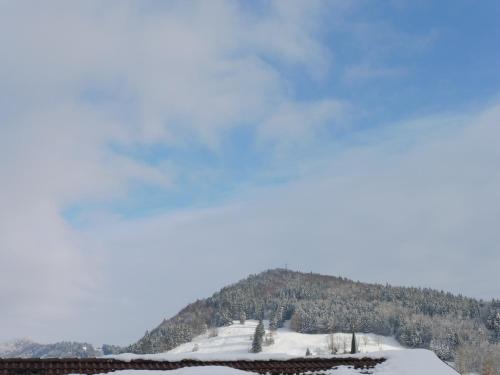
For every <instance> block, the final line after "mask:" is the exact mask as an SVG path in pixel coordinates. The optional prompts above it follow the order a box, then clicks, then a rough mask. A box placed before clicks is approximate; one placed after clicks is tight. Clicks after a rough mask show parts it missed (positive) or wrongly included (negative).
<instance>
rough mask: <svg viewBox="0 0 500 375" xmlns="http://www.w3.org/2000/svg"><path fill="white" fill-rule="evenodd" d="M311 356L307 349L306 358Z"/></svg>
mask: <svg viewBox="0 0 500 375" xmlns="http://www.w3.org/2000/svg"><path fill="white" fill-rule="evenodd" d="M310 355H311V351H310V350H309V348H307V350H306V357H309V356H310Z"/></svg>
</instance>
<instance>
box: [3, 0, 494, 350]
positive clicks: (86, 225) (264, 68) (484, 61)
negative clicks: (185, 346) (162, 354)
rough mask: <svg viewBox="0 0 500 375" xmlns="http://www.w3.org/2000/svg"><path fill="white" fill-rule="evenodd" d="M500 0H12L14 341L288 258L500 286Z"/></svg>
mask: <svg viewBox="0 0 500 375" xmlns="http://www.w3.org/2000/svg"><path fill="white" fill-rule="evenodd" d="M499 8H500V5H499V3H498V2H496V1H482V2H472V1H440V2H431V1H419V2H410V1H404V0H401V1H397V0H394V1H385V2H375V1H333V2H322V1H290V2H288V1H287V2H279V1H259V2H238V1H214V2H197V1H182V2H175V1H172V2H159V1H147V2H141V3H140V4H139V3H136V2H132V1H130V2H129V1H109V2H106V3H101V2H98V1H81V2H79V1H76V2H71V3H68V2H65V1H56V0H54V1H49V2H45V3H39V2H30V1H16V2H8V1H0V56H2V58H1V59H0V83H1V84H0V174H1V176H2V180H3V181H4V183H3V184H1V185H2V186H1V187H0V197H1V198H0V199H1V201H0V202H1V203H2V207H3V209H2V212H1V213H0V275H1V276H0V281H1V282H0V285H1V286H0V296H1V297H2V298H3V300H7V299H8V300H9V303H8V306H9V307H8V308H6V311H4V316H5V319H4V321H3V322H2V323H1V326H0V328H2V329H1V330H0V331H1V332H2V334H1V335H0V339H7V338H10V337H14V336H32V337H33V338H35V339H39V340H42V341H55V340H62V339H66V340H67V339H81V340H88V341H91V342H94V343H103V342H107V343H118V344H126V343H129V342H131V341H133V340H135V339H136V338H138V337H139V336H140V335H141V334H142V333H143V332H144V330H145V329H149V328H151V326H153V325H154V324H156V323H158V322H159V321H161V320H162V319H163V318H164V317H168V316H170V315H172V314H174V313H175V312H176V311H177V310H179V309H180V308H182V307H183V305H184V304H186V303H188V302H190V301H192V300H193V299H195V298H202V297H206V296H207V295H210V294H211V293H212V292H214V291H215V290H216V289H217V288H219V287H221V286H223V285H225V284H227V283H229V282H233V281H236V280H238V279H240V278H242V277H244V276H246V275H247V274H248V273H254V272H259V271H261V270H264V269H267V268H273V267H280V266H284V264H288V266H289V267H291V268H295V269H299V270H303V271H316V272H322V273H327V274H335V275H342V276H346V277H351V278H354V279H359V280H366V281H374V282H381V283H385V282H390V283H393V284H402V285H421V286H430V287H435V288H439V289H446V290H450V291H453V292H460V293H464V294H468V295H473V296H477V297H481V298H491V297H494V296H496V297H498V290H497V289H496V287H495V285H498V283H499V282H500V280H499V279H498V274H497V272H495V269H494V265H495V264H498V262H500V258H499V254H500V252H498V245H497V244H498V243H500V237H499V235H498V233H497V232H498V231H497V229H496V218H497V217H498V214H500V205H499V203H498V202H500V199H499V198H500V196H499V194H500V193H499V192H500V174H499V171H498V168H497V165H498V161H499V159H500V137H499V135H500V133H499V132H500V130H499V126H498V124H499V122H500V103H499V96H498V94H499V88H500V75H499V74H498V72H499V69H498V67H499V66H500V51H499V49H498V48H496V46H497V44H498V40H499V39H500V35H499V31H500V26H499V25H498V22H497V15H498V14H499V13H500V12H499V11H500V9H499ZM27 234H28V235H27ZM359 257H362V258H363V259H365V260H366V264H365V265H364V266H359V262H358V260H357V259H358V258H359ZM187 264H189V267H188V268H189V272H186V271H185V270H186V267H187V266H186V265H187ZM20 274H24V275H29V277H25V278H22V279H21V280H19V275H20ZM130 275H133V277H130ZM423 275H424V277H423ZM200 280H202V281H203V282H200ZM200 283H201V284H202V285H201V284H200ZM157 295H165V296H168V298H165V299H158V298H156V297H155V296H157ZM117 309H119V310H120V312H121V314H120V317H119V318H117V317H116V311H117ZM34 316H36V317H37V318H36V319H33V317H34ZM138 316H140V317H141V319H138V318H137V317H138ZM96 321H98V322H99V327H100V329H99V330H95V329H89V328H90V327H92V325H93V324H95V322H96ZM55 322H57V327H58V328H57V329H54V328H53V327H54V324H55ZM75 322H78V323H79V324H75ZM13 327H16V328H15V329H14V328H13Z"/></svg>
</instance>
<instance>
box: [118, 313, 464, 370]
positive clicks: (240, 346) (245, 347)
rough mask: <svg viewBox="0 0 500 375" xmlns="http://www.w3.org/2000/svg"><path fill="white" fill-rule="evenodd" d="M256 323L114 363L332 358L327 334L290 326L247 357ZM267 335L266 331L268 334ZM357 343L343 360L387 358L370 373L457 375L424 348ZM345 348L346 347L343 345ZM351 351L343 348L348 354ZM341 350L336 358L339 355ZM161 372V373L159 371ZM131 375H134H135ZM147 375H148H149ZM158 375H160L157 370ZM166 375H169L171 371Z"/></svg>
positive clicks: (338, 337)
mask: <svg viewBox="0 0 500 375" xmlns="http://www.w3.org/2000/svg"><path fill="white" fill-rule="evenodd" d="M256 325H257V321H255V320H252V321H246V322H245V323H244V324H240V323H239V322H238V321H235V322H233V324H231V325H230V326H226V327H221V328H219V329H218V330H217V332H216V333H217V335H216V336H215V335H214V333H213V332H207V333H205V334H202V335H200V336H197V337H195V338H194V339H193V341H192V342H189V343H185V344H183V345H180V346H179V347H177V348H174V349H172V350H170V351H168V352H165V353H158V354H147V355H144V354H142V355H141V354H119V355H114V356H112V357H113V358H116V359H121V360H125V361H129V360H131V359H138V358H143V359H153V360H167V361H180V360H183V359H198V360H205V361H206V360H254V359H290V358H297V357H303V356H304V354H305V352H306V350H307V349H310V350H311V353H312V354H311V355H312V356H313V357H314V356H321V357H330V356H331V353H330V351H329V349H328V342H329V339H330V336H331V335H326V334H305V333H297V332H293V331H291V330H290V329H289V328H288V327H284V328H279V329H277V330H276V331H274V332H273V338H274V343H273V344H272V345H267V346H264V348H263V352H262V353H259V354H253V353H249V348H250V345H251V339H252V336H253V331H254V330H255V327H256ZM269 333H270V331H268V330H267V332H266V334H269ZM332 338H333V340H334V341H335V342H338V343H339V347H340V348H341V347H342V342H346V343H350V339H351V335H350V334H343V333H337V334H333V335H332ZM357 338H358V342H359V350H360V353H359V354H355V355H351V354H347V355H345V356H344V357H373V358H386V359H387V360H386V361H385V362H384V363H382V364H380V365H377V366H376V367H375V368H374V369H371V370H370V371H369V372H366V371H361V373H372V374H381V375H396V374H397V375H400V374H407V375H412V374H415V375H417V374H418V375H420V374H433V375H452V374H456V372H455V371H454V370H453V369H451V368H450V367H449V366H448V365H446V364H445V363H443V362H442V361H440V360H439V359H438V358H437V357H436V356H435V355H434V354H433V353H432V352H430V351H428V350H422V349H411V350H409V349H403V348H402V347H401V346H400V345H399V344H398V343H397V342H396V341H395V340H394V339H392V338H389V337H383V336H378V335H374V334H362V333H360V334H357ZM346 346H347V347H348V346H349V345H346ZM348 349H349V348H347V351H348ZM342 353H343V350H342V349H341V351H340V352H339V353H338V354H337V355H340V356H342ZM173 371H174V372H173V373H178V374H186V375H187V374H189V375H191V374H192V375H196V374H207V375H208V374H222V373H227V374H234V375H240V374H241V375H243V374H248V372H242V371H240V370H234V369H229V368H225V367H214V368H202V367H192V368H189V369H187V368H186V369H180V370H173ZM118 373H120V374H122V375H130V374H131V372H130V371H121V372H118ZM161 373H163V374H164V372H161ZM322 373H323V374H325V375H327V374H332V375H354V374H359V373H360V371H359V370H355V369H353V368H352V367H351V366H339V367H337V368H335V369H331V370H327V371H322ZM134 374H135V372H134ZM148 374H149V373H148ZM158 374H160V372H158ZM169 374H170V372H169Z"/></svg>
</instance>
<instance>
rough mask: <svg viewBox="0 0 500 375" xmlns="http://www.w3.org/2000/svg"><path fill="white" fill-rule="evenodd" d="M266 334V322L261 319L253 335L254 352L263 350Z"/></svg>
mask: <svg viewBox="0 0 500 375" xmlns="http://www.w3.org/2000/svg"><path fill="white" fill-rule="evenodd" d="M265 334H266V330H265V329H264V323H263V322H262V320H260V321H259V324H257V327H256V328H255V333H254V335H253V342H252V353H259V352H261V351H262V341H263V339H264V335H265Z"/></svg>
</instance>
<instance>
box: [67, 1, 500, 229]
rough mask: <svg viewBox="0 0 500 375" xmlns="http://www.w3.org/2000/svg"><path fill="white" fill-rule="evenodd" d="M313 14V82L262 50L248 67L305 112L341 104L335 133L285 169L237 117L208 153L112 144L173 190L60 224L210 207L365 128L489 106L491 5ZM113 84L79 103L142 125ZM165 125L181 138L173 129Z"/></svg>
mask: <svg viewBox="0 0 500 375" xmlns="http://www.w3.org/2000/svg"><path fill="white" fill-rule="evenodd" d="M237 4H238V3H234V4H233V6H236V7H238V8H240V9H242V11H244V12H245V13H246V14H245V17H246V18H248V19H250V20H255V19H258V18H259V17H262V16H263V15H264V16H265V14H266V13H267V12H273V7H272V5H270V4H269V3H267V2H256V3H255V4H253V3H252V5H251V6H250V7H249V6H248V4H243V3H242V4H238V5H237ZM157 5H158V4H151V7H146V8H147V10H145V12H157V11H160V12H161V11H165V10H164V9H157ZM160 8H161V7H160ZM322 8H325V9H324V12H322V14H318V15H317V18H316V19H315V22H316V23H317V24H316V25H314V27H313V29H314V30H313V35H314V37H315V38H316V39H317V40H318V41H319V43H321V45H322V48H324V52H325V54H327V55H328V56H327V58H326V59H325V60H326V61H325V62H323V63H322V64H324V67H323V69H322V70H324V71H323V72H321V73H319V74H320V76H319V77H318V76H316V75H315V73H314V74H311V72H308V71H307V69H308V67H307V66H303V65H301V64H293V63H292V64H290V63H289V62H288V61H286V60H285V61H282V60H280V59H279V58H276V57H275V56H273V52H272V51H270V52H269V51H265V52H263V53H257V54H256V55H255V56H254V57H255V58H258V59H261V61H262V63H263V64H267V65H269V67H270V69H273V70H274V71H275V72H276V73H277V74H280V75H282V77H283V84H284V85H286V86H287V87H286V97H287V99H289V100H294V101H298V102H314V101H317V100H323V99H325V98H332V97H333V98H338V99H339V100H342V101H345V102H346V103H348V105H349V107H350V108H349V110H348V112H349V113H348V115H347V116H346V118H345V119H344V120H343V124H342V127H341V128H340V129H339V128H338V127H335V126H334V125H331V126H329V125H328V124H326V125H325V128H324V129H323V132H322V137H321V139H316V140H315V141H314V142H311V143H310V144H308V145H306V146H304V147H298V150H297V149H294V150H293V151H291V152H290V153H291V154H293V155H287V157H286V159H285V160H284V161H283V160H280V161H275V160H274V159H273V156H274V154H273V150H272V148H273V146H274V145H273V142H269V144H266V145H264V146H262V145H258V144H257V143H258V142H257V141H256V138H257V135H256V124H255V123H252V121H249V122H247V121H246V119H245V118H241V119H237V120H236V123H234V124H232V125H233V126H232V128H231V129H228V130H227V131H225V132H224V133H223V134H222V135H221V139H220V145H218V148H217V150H214V149H212V148H211V147H210V146H207V145H206V144H204V143H203V142H201V143H200V142H197V141H196V140H191V139H190V136H189V135H188V134H186V138H187V139H183V143H182V144H181V145H169V144H164V143H161V142H159V143H157V142H154V141H153V142H147V143H137V144H134V143H131V144H127V145H121V144H120V143H119V142H116V143H113V144H110V145H109V147H110V149H111V150H113V151H114V152H116V153H118V154H122V155H126V156H127V157H130V158H133V159H137V160H138V161H139V162H141V163H146V164H150V165H152V166H157V165H159V164H161V163H163V162H167V163H172V164H174V165H175V166H176V168H178V174H177V176H176V180H175V184H174V186H170V187H169V188H166V189H165V188H161V187H157V186H150V185H145V184H141V183H139V184H137V183H134V184H132V185H131V188H130V190H129V191H128V194H127V196H126V198H125V199H123V198H120V199H118V200H114V201H108V202H98V203H95V202H90V203H89V202H74V204H72V205H70V206H69V207H67V208H65V209H66V211H65V212H66V217H67V219H68V220H70V221H71V222H72V223H73V224H78V223H79V219H80V216H81V215H83V214H84V213H85V212H87V211H89V210H90V211H91V210H93V209H95V207H96V205H97V207H101V206H105V208H106V209H107V210H111V211H113V212H115V213H117V214H119V215H122V216H125V217H136V216H141V215H147V214H150V213H152V212H156V213H157V212H158V211H162V210H164V211H168V210H172V209H177V208H185V207H190V206H196V207H199V206H206V205H212V204H217V202H220V201H221V200H224V199H230V198H232V197H234V196H235V195H236V196H237V195H238V192H239V191H240V190H241V189H245V188H247V187H249V186H250V187H251V186H253V185H261V184H274V183H286V182H288V181H289V180H290V179H293V178H294V177H295V176H296V173H294V171H293V167H291V166H290V164H293V163H294V159H295V158H297V159H299V160H304V159H307V158H312V159H314V158H316V157H318V154H319V155H321V157H325V155H328V154H330V153H332V150H336V149H337V148H338V147H349V140H350V139H351V138H352V137H356V135H357V133H359V132H363V131H365V130H366V129H377V128H383V127H384V126H386V125H388V124H392V123H394V122H397V121H402V120H405V119H411V118H414V117H418V116H426V115H430V114H433V113H436V112H447V111H454V110H456V109H457V108H460V109H462V108H469V109H474V108H477V107H480V106H482V105H484V104H485V103H488V102H489V101H491V100H493V99H495V98H496V95H497V91H498V87H499V84H500V76H499V75H498V68H497V67H498V66H499V65H500V51H499V50H498V48H495V43H496V41H497V40H498V39H499V35H498V34H499V30H498V29H499V28H498V26H497V25H496V23H497V19H496V14H498V10H499V9H498V8H499V6H498V3H496V2H483V3H481V4H480V5H478V4H473V3H472V2H470V1H457V2H454V3H453V5H452V6H451V4H449V3H445V2H439V3H436V2H419V3H412V2H386V3H376V2H360V3H356V4H352V5H348V6H346V5H344V6H343V7H342V8H343V9H342V11H343V13H342V14H341V15H338V14H337V13H338V10H337V9H336V4H335V5H332V4H326V3H325V4H322ZM346 8H348V9H346ZM250 22H252V21H250ZM236 53H237V54H241V55H245V54H246V53H249V52H248V51H245V50H241V51H237V52H236ZM250 53H253V51H250ZM306 58H307V57H306ZM120 79H125V80H126V78H124V77H121V78H118V79H117V80H116V81H114V80H113V79H111V82H109V81H107V80H104V82H103V81H98V80H97V81H91V82H89V85H88V86H87V85H85V84H84V88H83V92H82V97H81V100H82V101H83V102H86V103H87V104H89V105H91V106H95V107H101V108H102V107H104V108H106V109H107V110H110V111H112V113H113V115H115V116H117V117H120V120H122V121H123V122H131V123H134V122H136V121H137V122H140V121H141V117H140V116H138V115H137V112H140V108H138V107H140V104H138V102H137V101H135V100H134V93H133V92H127V89H126V87H125V86H126V84H122V83H120ZM173 126H174V127H175V126H178V127H179V128H181V132H182V125H176V124H173ZM280 163H285V164H286V167H285V168H286V169H288V173H286V174H285V175H284V176H273V175H272V173H271V175H266V176H265V177H262V174H263V173H262V171H263V169H264V170H265V169H266V168H271V170H272V168H280ZM276 164H277V165H276ZM290 169H291V170H290ZM200 170H210V171H211V172H212V173H214V174H215V175H216V177H214V178H213V179H209V180H204V181H199V180H196V181H193V179H192V177H191V176H192V175H193V174H197V172H198V171H200Z"/></svg>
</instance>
